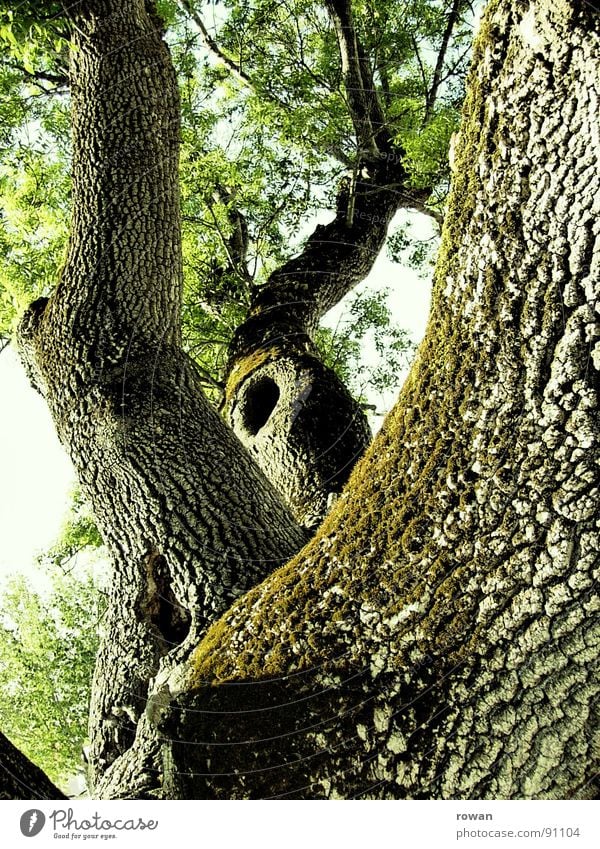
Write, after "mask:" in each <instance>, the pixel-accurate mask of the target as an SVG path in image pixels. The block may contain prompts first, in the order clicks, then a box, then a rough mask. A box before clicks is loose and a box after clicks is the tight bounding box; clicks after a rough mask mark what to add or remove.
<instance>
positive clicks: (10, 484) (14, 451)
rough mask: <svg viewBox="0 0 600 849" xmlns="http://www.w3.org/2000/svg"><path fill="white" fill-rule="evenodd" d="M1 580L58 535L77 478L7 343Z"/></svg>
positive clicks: (0, 464) (0, 418)
mask: <svg viewBox="0 0 600 849" xmlns="http://www.w3.org/2000/svg"><path fill="white" fill-rule="evenodd" d="M0 398H2V414H1V415H0V472H1V475H2V484H1V486H0V534H1V542H0V580H1V579H3V578H5V577H6V575H7V574H9V573H11V572H14V571H23V570H26V569H27V568H28V567H29V566H30V565H31V564H32V562H33V560H34V557H35V555H36V553H38V552H40V551H43V550H44V548H46V547H48V545H49V544H51V543H52V542H53V541H54V538H55V536H56V534H57V531H58V529H59V528H60V525H61V522H62V520H63V518H64V514H65V503H66V499H67V493H68V491H69V489H70V487H71V486H72V485H73V483H74V479H73V471H72V466H71V463H70V461H69V460H68V458H67V456H66V454H65V452H64V451H63V449H62V447H61V446H60V443H59V442H58V438H57V437H56V434H55V432H54V426H53V424H52V420H51V418H50V413H49V412H48V409H47V407H46V404H45V402H44V401H43V399H42V398H41V397H40V396H39V395H38V394H37V393H36V392H35V391H34V390H33V389H32V388H31V387H30V385H29V382H28V380H27V378H26V376H25V372H24V371H23V368H22V366H21V364H20V363H19V361H18V358H17V355H16V353H15V352H14V350H12V346H9V347H8V348H7V349H6V350H5V351H4V352H3V353H2V354H0Z"/></svg>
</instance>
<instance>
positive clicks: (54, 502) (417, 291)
mask: <svg viewBox="0 0 600 849" xmlns="http://www.w3.org/2000/svg"><path fill="white" fill-rule="evenodd" d="M423 227H424V229H423V230H422V231H421V233H420V234H419V235H427V232H428V231H427V227H428V224H427V222H426V221H425V222H424V225H423ZM382 286H383V287H389V288H390V289H391V290H393V294H392V296H391V298H390V306H391V307H392V310H393V313H394V315H395V316H396V317H397V319H398V320H399V323H400V324H401V326H402V327H405V328H406V329H407V330H409V331H410V333H411V335H412V337H413V339H414V340H415V341H417V342H418V341H419V340H420V339H421V338H422V336H423V333H424V330H425V323H426V320H427V314H428V311H429V299H430V286H429V284H428V282H427V281H425V280H422V279H419V278H418V277H417V275H416V274H415V273H414V272H412V271H410V270H407V269H405V268H402V267H400V266H398V265H396V264H395V263H392V262H391V261H390V260H389V259H388V258H387V257H386V256H385V251H382V253H381V256H380V257H379V258H378V260H377V262H376V264H375V267H374V269H373V271H372V272H371V274H370V275H369V277H368V278H367V280H365V281H364V282H363V283H362V284H361V285H360V286H359V287H358V288H357V289H355V290H354V291H355V292H356V291H360V290H361V289H364V288H381V287H382ZM350 297H351V296H350ZM341 312H343V306H342V305H341V304H338V306H337V307H335V308H334V310H332V311H331V313H330V314H329V315H328V316H327V321H326V323H327V324H328V325H329V326H330V327H335V326H336V324H337V322H338V320H339V317H340V313H341ZM367 356H369V354H368V353H367ZM404 377H405V375H399V376H398V386H400V385H401V384H402V382H403V380H404ZM367 394H368V393H367ZM396 395H397V390H396V391H395V392H393V393H391V394H390V395H388V397H386V398H381V397H376V396H370V397H369V400H370V401H371V402H372V403H374V404H376V406H377V409H378V411H387V410H388V409H389V408H390V407H391V406H392V404H393V401H394V399H395V396H396ZM0 398H1V399H2V414H1V415H0V470H1V475H2V478H1V485H0V586H1V584H2V583H3V581H4V580H5V578H6V577H7V576H8V575H9V574H11V573H14V572H26V573H29V574H32V572H35V569H36V564H35V556H36V554H39V553H41V552H42V551H44V550H45V549H46V548H48V547H49V546H50V545H51V544H52V543H53V542H54V541H55V539H56V536H57V534H58V532H59V531H60V527H61V524H62V522H63V520H64V518H65V514H66V510H67V507H68V503H69V499H68V495H69V491H70V489H71V488H72V486H73V484H74V483H75V480H74V474H73V469H72V466H71V463H70V461H69V459H68V458H67V455H66V453H65V452H64V450H63V448H62V446H61V445H60V443H59V441H58V438H57V436H56V433H55V431H54V426H53V424H52V420H51V418H50V414H49V412H48V410H47V408H46V405H45V402H44V401H43V399H42V398H41V397H40V396H39V395H38V394H37V393H36V392H35V391H34V390H33V389H32V388H31V387H30V385H29V383H28V381H27V378H26V376H25V373H24V371H23V369H22V367H21V365H20V363H19V361H18V358H17V355H16V353H15V351H14V350H13V349H12V346H9V347H8V348H7V349H6V350H5V351H4V352H3V353H2V354H0Z"/></svg>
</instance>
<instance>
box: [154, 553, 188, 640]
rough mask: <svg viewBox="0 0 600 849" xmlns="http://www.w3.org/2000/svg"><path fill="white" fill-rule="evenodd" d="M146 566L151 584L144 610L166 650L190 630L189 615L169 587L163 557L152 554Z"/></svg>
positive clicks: (183, 637)
mask: <svg viewBox="0 0 600 849" xmlns="http://www.w3.org/2000/svg"><path fill="white" fill-rule="evenodd" d="M148 566H149V571H150V577H151V582H152V584H153V586H152V588H151V593H150V596H149V598H148V599H147V600H146V604H145V612H146V614H147V616H148V618H149V620H150V622H151V623H152V624H153V625H154V627H155V628H156V629H157V630H158V632H159V634H160V636H161V638H162V640H163V641H164V643H165V645H164V646H163V650H164V651H165V652H168V651H169V650H170V649H172V648H173V647H174V646H176V645H179V644H180V643H182V642H183V641H184V640H185V638H186V637H187V635H188V632H189V630H190V615H189V613H188V611H187V610H186V609H185V608H184V607H182V606H181V604H180V603H179V602H178V601H177V598H176V597H175V593H174V592H173V590H172V589H171V579H170V575H169V570H168V566H167V562H166V560H165V558H164V557H162V556H161V555H159V554H152V555H151V556H150V558H149V562H148Z"/></svg>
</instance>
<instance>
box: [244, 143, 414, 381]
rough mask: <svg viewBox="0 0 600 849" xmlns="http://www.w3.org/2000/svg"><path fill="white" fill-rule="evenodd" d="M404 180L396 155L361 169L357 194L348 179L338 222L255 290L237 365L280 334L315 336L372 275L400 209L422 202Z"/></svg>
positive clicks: (340, 200)
mask: <svg viewBox="0 0 600 849" xmlns="http://www.w3.org/2000/svg"><path fill="white" fill-rule="evenodd" d="M398 159H399V156H398ZM404 183H405V172H404V170H403V168H402V164H401V163H400V162H399V161H397V158H396V157H395V156H394V157H388V158H386V159H383V160H381V161H380V162H379V163H377V164H369V165H365V166H363V167H361V168H360V169H359V176H358V181H357V185H356V186H355V187H354V190H353V187H352V185H351V181H350V180H349V179H348V178H346V179H345V180H344V181H343V183H342V186H341V188H340V192H339V195H338V208H337V212H336V215H335V218H334V219H333V221H332V222H331V223H329V224H326V225H318V226H317V228H316V229H315V231H314V232H313V233H312V235H311V236H310V237H309V239H308V241H307V243H306V245H305V247H304V249H303V250H302V252H301V253H300V254H299V256H297V257H294V258H293V259H291V260H289V261H288V262H286V263H285V265H283V266H282V267H281V268H279V269H277V271H275V272H274V273H273V274H272V275H271V278H270V279H269V280H268V282H267V283H266V284H265V285H264V286H262V287H260V288H259V289H257V291H256V294H255V296H254V298H253V301H252V305H251V308H250V314H249V317H248V319H247V320H246V322H244V324H243V325H241V326H240V327H239V328H238V330H237V331H236V334H235V337H234V340H233V342H232V346H231V355H232V362H231V366H232V367H233V364H234V363H235V361H236V360H237V359H239V358H241V357H245V356H247V355H248V353H249V352H250V351H251V350H252V349H253V348H255V347H256V345H257V341H258V340H260V342H261V344H262V345H267V344H269V343H270V342H271V341H273V340H275V339H277V338H279V337H281V335H282V334H284V335H287V336H292V337H293V336H294V335H295V336H298V335H303V336H308V337H310V336H311V334H312V333H313V332H314V330H315V329H316V327H317V325H318V322H319V320H320V319H321V317H322V316H323V315H324V314H325V313H326V312H327V311H328V310H330V309H331V308H332V307H333V306H334V305H335V304H336V303H338V302H339V301H340V300H341V299H342V298H343V297H344V295H345V294H347V293H348V292H349V291H350V290H351V289H352V288H354V286H356V285H357V283H359V282H360V281H361V280H363V279H364V277H365V276H366V275H367V274H368V273H369V271H370V270H371V268H372V267H373V264H374V262H375V260H376V259H377V256H378V254H379V251H380V249H381V247H382V245H383V243H384V241H385V238H386V235H387V229H388V226H389V223H390V221H391V220H392V218H393V217H394V214H395V213H396V211H397V210H398V209H399V208H401V207H414V206H416V205H417V204H419V205H420V204H423V203H424V197H423V193H422V192H416V193H415V192H413V191H412V190H410V189H409V190H406V189H405V187H404ZM350 205H351V207H352V214H351V216H350V221H349V215H348V209H349V206H350ZM301 344H302V345H304V344H305V341H304V339H302V341H301Z"/></svg>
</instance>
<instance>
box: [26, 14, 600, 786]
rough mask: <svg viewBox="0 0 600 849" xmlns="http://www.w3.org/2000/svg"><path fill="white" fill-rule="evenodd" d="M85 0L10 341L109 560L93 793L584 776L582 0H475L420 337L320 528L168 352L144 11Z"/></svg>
mask: <svg viewBox="0 0 600 849" xmlns="http://www.w3.org/2000/svg"><path fill="white" fill-rule="evenodd" d="M332 6H333V14H334V18H336V16H337V18H336V21H337V23H336V26H337V30H338V32H341V34H342V36H344V35H346V36H347V34H348V33H349V32H350V23H349V20H348V8H349V7H347V6H346V7H341V6H340V5H339V4H337V3H336V4H332ZM73 14H74V19H75V24H76V35H75V39H76V50H75V51H74V54H73V78H72V88H73V125H74V156H73V192H74V198H73V207H74V214H73V224H72V231H71V241H70V248H69V256H68V258H67V263H66V266H65V269H64V271H63V275H62V277H61V281H60V283H59V285H58V286H57V288H56V290H55V291H54V293H53V294H52V296H51V298H50V299H49V300H48V301H41V302H40V301H38V302H36V303H34V304H33V305H32V306H31V307H30V309H29V311H28V312H27V314H26V316H25V318H24V320H23V322H22V324H21V327H20V348H21V351H22V355H23V358H24V359H25V361H26V363H27V366H28V368H29V373H30V375H31V377H32V380H33V381H34V382H35V384H36V386H37V387H38V388H39V389H40V391H42V392H43V394H44V396H45V398H46V400H47V402H48V404H49V407H50V409H51V411H52V414H53V417H54V420H55V422H56V425H57V430H58V432H59V435H60V437H61V439H62V441H63V443H64V444H68V445H69V449H70V453H71V456H72V458H73V460H74V463H75V465H76V467H77V469H78V473H79V476H80V479H81V482H82V486H83V487H84V489H85V491H86V493H87V494H88V497H89V498H90V499H91V501H92V504H93V509H94V513H95V515H96V518H97V520H98V523H99V526H100V528H101V531H102V535H103V538H104V540H105V542H106V543H107V545H108V546H109V548H110V550H111V552H112V555H113V559H114V562H115V572H114V586H113V590H112V596H111V600H110V602H109V608H108V616H109V619H110V637H111V639H110V642H105V644H104V646H103V647H102V649H101V651H100V656H99V660H98V664H97V668H96V675H95V689H96V693H95V705H93V708H92V717H91V719H92V726H93V733H94V735H95V736H94V739H93V765H94V769H95V773H96V780H97V785H96V792H98V793H99V794H102V795H107V796H114V797H124V796H128V795H131V796H138V797H152V796H167V797H191V798H198V797H199V798H204V797H213V796H214V797H251V798H252V797H257V796H283V795H288V796H294V797H306V796H308V797H322V796H325V797H336V796H346V797H347V796H356V795H362V796H368V797H382V798H397V797H401V798H403V797H412V798H415V797H417V798H423V797H447V796H450V797H455V798H465V797H493V796H496V797H519V796H526V797H535V798H539V797H553V796H559V797H571V796H576V795H579V796H587V795H590V794H591V793H593V790H594V787H593V782H594V776H595V775H596V774H597V765H598V750H597V744H596V742H595V738H594V734H595V733H597V726H598V722H597V720H598V715H597V711H598V684H597V677H594V668H595V667H596V666H597V661H598V652H597V646H598V619H597V615H596V611H597V598H596V597H595V596H594V586H595V585H594V578H595V575H594V569H595V567H596V564H597V551H598V532H599V525H598V510H597V493H598V456H599V453H598V447H599V446H598V417H597V408H598V389H599V384H598V366H599V365H600V363H599V360H598V350H599V348H598V345H599V342H598V340H599V339H600V326H599V324H598V320H597V315H596V314H595V313H594V303H595V299H596V298H597V278H596V277H594V273H595V271H594V269H595V268H596V267H597V262H598V250H597V245H595V243H594V239H593V218H592V215H593V203H594V192H593V191H591V189H590V187H592V186H593V181H594V180H595V179H596V176H595V175H596V171H595V169H597V164H598V163H597V160H598V150H597V146H594V144H593V143H592V141H591V140H592V139H593V131H592V127H593V122H594V117H595V109H594V106H593V104H594V103H595V98H596V97H597V94H596V89H597V79H598V74H597V70H598V59H599V55H600V51H599V37H600V28H599V22H598V10H597V7H595V6H593V5H590V4H584V3H580V2H576V0H573V2H567V0H564V2H561V3H559V4H556V3H555V2H552V3H551V2H549V0H540V2H539V3H537V4H536V5H535V6H527V7H526V5H525V4H524V3H522V2H520V0H492V2H491V3H490V4H489V6H488V9H487V13H486V17H485V20H484V23H483V26H482V30H481V33H480V36H479V40H478V42H477V46H476V51H475V57H474V64H473V70H472V73H471V78H470V85H469V93H468V97H467V101H466V103H465V107H464V111H463V119H462V125H461V131H460V137H459V139H458V143H457V145H456V152H455V155H454V157H453V160H454V164H453V168H454V186H453V191H452V196H451V199H450V202H449V207H448V212H447V217H446V222H445V226H444V232H443V242H442V248H441V252H440V256H439V259H438V264H437V270H436V277H435V285H434V299H433V307H432V313H431V317H430V322H429V327H428V330H427V335H426V338H425V340H424V342H423V345H422V346H421V348H420V350H419V353H418V356H417V360H416V362H415V364H414V366H413V369H412V371H411V375H410V377H409V379H408V381H407V383H406V385H405V387H404V389H403V391H402V393H401V396H400V399H399V401H398V404H397V405H396V407H395V409H394V411H393V412H392V414H391V415H390V417H389V418H388V419H387V421H386V423H385V425H384V428H383V430H382V432H381V433H380V434H379V435H378V437H377V438H376V440H375V441H374V443H373V445H372V446H371V447H370V448H369V450H368V452H367V454H366V455H365V457H364V458H363V459H362V460H361V461H360V462H359V464H358V465H357V467H356V468H355V470H354V471H353V473H352V476H351V478H350V481H349V484H348V486H347V487H346V489H345V490H344V492H343V493H342V496H341V497H340V498H339V499H338V500H337V502H336V504H335V506H334V508H333V510H332V512H331V513H330V514H329V515H328V516H327V518H326V519H325V521H324V523H323V524H322V526H321V527H320V529H319V530H318V532H317V533H316V535H314V536H313V538H312V539H311V540H310V542H309V543H308V544H307V545H304V542H305V533H304V531H303V530H302V528H301V527H300V526H299V525H298V524H297V522H296V521H295V519H294V518H293V516H292V514H291V512H290V511H289V509H288V508H287V506H286V504H285V503H284V502H283V499H282V498H281V496H280V495H279V494H278V492H277V490H276V489H275V488H274V487H273V486H272V484H270V483H269V482H268V481H267V479H266V478H265V477H264V475H263V474H262V472H261V471H260V470H259V469H258V467H257V466H256V465H255V464H254V463H253V461H252V460H251V458H250V455H249V454H248V453H247V452H246V451H244V449H243V448H242V446H241V445H240V443H239V442H238V441H237V440H236V438H235V437H234V435H233V434H232V432H231V430H229V429H228V428H227V427H226V426H225V425H224V423H223V421H222V420H221V419H220V418H219V416H218V415H217V414H216V413H215V411H214V410H213V409H212V408H211V407H210V406H209V404H208V403H207V402H205V400H204V399H203V396H202V393H201V391H200V382H199V380H198V376H197V371H196V369H195V366H194V365H193V363H192V362H191V361H190V359H189V358H188V357H187V356H186V355H185V353H184V352H183V350H182V348H181V330H180V323H179V312H180V269H181V261H180V240H179V226H178V195H177V180H176V164H177V142H178V110H179V104H178V101H177V94H176V88H175V84H174V75H173V71H172V66H171V63H170V60H169V57H168V53H167V51H166V49H165V47H164V44H163V42H162V40H161V38H160V34H159V33H158V31H157V21H156V19H155V18H154V17H153V15H152V14H151V10H150V13H149V12H148V10H147V9H144V8H143V4H142V3H141V2H135V0H131V1H130V2H127V3H124V4H123V3H121V4H118V9H117V4H113V3H112V2H111V0H105V2H104V1H103V2H95V3H81V4H79V5H77V6H76V8H75V10H74V13H73ZM342 42H343V43H342V55H344V44H345V40H344V38H342ZM125 45H126V46H127V49H126V50H125ZM346 48H347V49H346V56H345V60H344V62H345V66H346V67H347V68H348V69H350V70H349V71H348V74H362V72H363V69H362V65H361V57H360V51H358V49H357V50H354V51H353V49H352V45H351V44H350V45H346ZM108 55H110V61H106V57H107V56H108ZM149 67H150V68H151V69H152V70H151V71H150V72H148V71H147V69H148V68H149ZM347 82H349V85H348V88H349V90H356V88H357V87H356V86H354V85H353V84H352V81H351V80H347ZM363 82H364V77H363ZM366 88H367V89H368V86H367V87H366ZM361 92H362V94H365V91H364V90H362V89H361V88H360V86H358V94H359V95H360V94H361ZM550 105H551V109H550V110H549V106H550ZM558 107H559V108H558ZM370 108H371V107H367V108H366V111H365V108H364V106H363V111H362V118H363V121H364V124H366V125H367V126H368V127H369V129H368V132H366V131H365V132H366V134H365V135H364V136H363V138H364V139H365V140H366V139H369V140H370V141H371V142H373V141H374V139H375V137H376V136H377V132H376V131H377V129H378V128H379V127H380V123H379V117H378V115H377V114H376V111H369V110H370ZM373 108H374V107H373ZM548 115H549V117H548ZM564 115H568V116H569V124H568V126H566V124H565V122H564V120H563V116H564ZM364 124H363V123H361V127H360V128H358V129H357V133H358V132H359V130H360V132H363V130H364ZM372 130H373V134H371V131H372ZM116 151H118V156H116V155H115V152H116ZM371 153H372V155H373V157H374V159H375V161H376V162H379V161H380V160H379V159H378V158H377V156H376V151H374V150H371ZM379 154H382V151H381V150H380V151H379ZM383 157H384V158H385V151H383ZM383 194H384V195H385V191H384V192H383ZM382 203H383V205H384V207H385V199H382ZM370 214H371V213H370ZM338 223H339V222H338ZM376 223H377V224H378V223H380V222H376ZM375 229H377V227H375ZM379 238H381V237H378V240H379ZM312 244H314V241H313V243H312ZM360 244H361V242H360V238H358V239H357V241H356V245H353V246H352V249H353V250H357V251H359V253H360ZM324 261H325V262H327V257H326V259H325V260H324ZM267 292H268V288H267ZM257 297H258V296H257ZM259 307H260V304H259V306H258V307H256V314H257V315H259V316H260V308H259ZM314 309H318V307H314ZM251 318H252V316H251ZM311 320H312V319H311ZM290 558H291V559H290ZM285 561H289V562H287V563H286V562H285ZM280 563H284V564H285V565H283V566H282V567H281V568H278V569H276V570H275V567H276V566H277V565H278V564H280ZM274 570H275V571H274ZM260 581H262V582H261V583H259V582H260ZM207 629H208V630H207Z"/></svg>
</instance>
